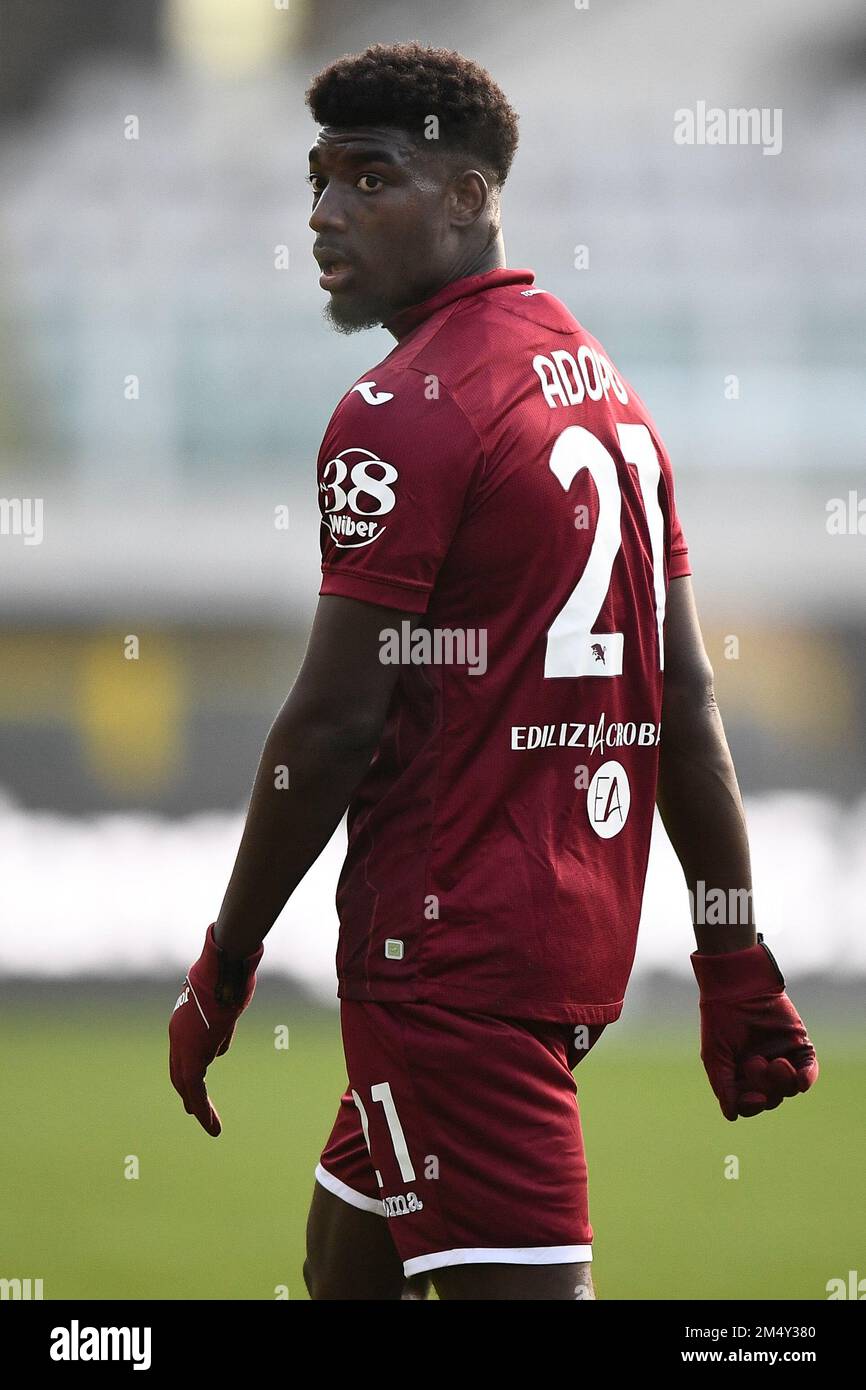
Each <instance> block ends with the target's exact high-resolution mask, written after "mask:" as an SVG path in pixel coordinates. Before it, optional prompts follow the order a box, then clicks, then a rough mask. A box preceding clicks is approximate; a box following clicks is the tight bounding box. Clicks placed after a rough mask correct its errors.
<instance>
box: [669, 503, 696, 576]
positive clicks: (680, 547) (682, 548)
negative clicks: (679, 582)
mask: <svg viewBox="0 0 866 1390" xmlns="http://www.w3.org/2000/svg"><path fill="white" fill-rule="evenodd" d="M691 572H692V566H691V562H690V560H689V547H688V545H687V544H686V538H685V536H684V535H683V528H682V523H681V521H680V518H679V513H678V512H677V509H676V503H674V508H673V512H672V514H671V554H670V564H669V566H668V579H682V577H683V575H686V574H691Z"/></svg>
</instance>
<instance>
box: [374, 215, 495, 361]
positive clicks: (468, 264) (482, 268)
mask: <svg viewBox="0 0 866 1390" xmlns="http://www.w3.org/2000/svg"><path fill="white" fill-rule="evenodd" d="M505 265H506V260H505V240H504V238H503V235H502V232H501V231H500V232H497V234H496V236H495V238H494V239H493V241H491V242H490V244H489V245H488V246H485V247H483V249H482V250H480V251H475V252H474V253H472V254H470V255H466V256H463V257H460V258H459V259H458V260H457V261H456V262H455V263H454V265H453V266H452V267H451V269H450V270H449V272H448V273H447V274H446V275H444V276H443V277H442V279H441V280H438V281H437V282H436V283H435V284H431V286H430V288H429V289H428V290H427V292H426V293H425V294H424V296H423V298H424V299H432V298H433V295H434V294H438V293H439V291H440V290H443V289H444V288H445V286H446V285H450V284H452V283H453V282H454V281H455V280H464V279H466V277H467V276H469V275H486V273H487V271H488V270H501V269H503V267H504V266H505ZM419 302H422V301H419ZM382 326H383V327H387V324H383V325H382ZM388 332H389V333H392V334H393V336H394V337H395V338H396V337H397V334H396V333H393V330H392V329H390V328H389V329H388Z"/></svg>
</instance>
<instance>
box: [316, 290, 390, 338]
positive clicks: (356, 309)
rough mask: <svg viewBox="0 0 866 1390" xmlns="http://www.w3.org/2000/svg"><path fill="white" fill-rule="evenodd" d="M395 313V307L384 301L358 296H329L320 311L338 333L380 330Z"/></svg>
mask: <svg viewBox="0 0 866 1390" xmlns="http://www.w3.org/2000/svg"><path fill="white" fill-rule="evenodd" d="M395 312H396V310H395V307H394V306H393V305H391V304H388V303H386V301H385V300H384V299H381V298H375V299H374V298H372V297H371V296H363V295H358V294H353V295H347V296H340V295H330V296H329V298H328V302H327V304H326V305H325V307H324V309H323V310H322V313H323V315H324V318H325V320H326V322H327V323H329V324H330V326H331V327H332V328H333V329H335V330H336V331H337V332H338V333H360V332H362V330H363V329H365V328H380V327H381V326H382V324H383V323H385V322H387V320H388V319H389V318H390V317H391V315H392V314H393V313H395Z"/></svg>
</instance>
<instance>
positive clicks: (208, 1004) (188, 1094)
mask: <svg viewBox="0 0 866 1390" xmlns="http://www.w3.org/2000/svg"><path fill="white" fill-rule="evenodd" d="M213 929H214V924H213V923H211V925H210V926H209V927H208V929H207V935H206V936H205V939H204V950H203V951H202V953H201V955H200V956H199V958H198V960H197V961H196V963H195V965H191V966H190V968H189V974H188V975H187V977H186V981H185V983H184V988H183V989H182V991H181V993H180V997H179V998H178V1001H177V1003H176V1004H175V1006H174V1012H173V1014H172V1016H171V1020H170V1022H169V1025H168V1038H169V1056H168V1070H169V1075H170V1076H171V1084H172V1086H173V1087H174V1089H175V1090H176V1091H177V1093H178V1095H179V1096H180V1098H181V1100H182V1101H183V1108H184V1110H185V1111H186V1113H187V1114H188V1115H195V1117H196V1119H197V1120H198V1122H199V1124H200V1125H201V1126H202V1128H203V1129H206V1130H207V1132H208V1134H211V1135H213V1137H214V1138H216V1136H217V1135H218V1134H219V1132H220V1130H221V1129H222V1125H221V1124H220V1117H219V1115H218V1114H217V1112H216V1110H215V1109H214V1107H213V1105H211V1102H210V1100H209V1099H208V1093H207V1087H206V1086H205V1084H204V1074H205V1072H206V1071H207V1069H208V1067H209V1066H210V1064H211V1062H212V1061H213V1059H214V1058H215V1057H222V1055H223V1053H225V1052H228V1050H229V1046H230V1044H231V1040H232V1037H233V1035H234V1031H235V1025H236V1024H237V1021H238V1019H239V1018H240V1016H241V1014H242V1013H243V1011H244V1009H245V1008H246V1007H247V1004H249V1002H250V1000H251V999H252V997H253V993H254V991H255V988H256V966H257V965H258V963H259V961H260V960H261V958H262V955H263V954H264V949H265V948H264V946H263V945H262V946H260V947H259V949H258V950H257V951H255V952H254V953H253V955H251V956H246V957H245V959H243V960H229V959H228V957H227V956H226V954H225V952H224V951H223V950H221V948H220V947H219V946H217V944H216V942H215V941H214V935H213Z"/></svg>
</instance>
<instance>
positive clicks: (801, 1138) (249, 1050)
mask: <svg viewBox="0 0 866 1390" xmlns="http://www.w3.org/2000/svg"><path fill="white" fill-rule="evenodd" d="M175 993H176V991H175V990H174V988H173V986H171V985H168V986H166V987H165V989H164V991H163V990H155V989H154V988H153V987H147V988H144V989H142V990H140V991H138V992H137V993H130V992H129V991H126V992H124V990H123V989H122V988H119V989H118V990H117V991H116V992H115V993H114V994H113V996H112V997H111V999H110V1002H109V996H108V993H107V992H105V991H99V994H98V997H88V996H85V995H83V994H80V993H79V994H78V997H76V991H75V990H74V989H71V990H70V991H69V994H68V995H67V996H66V997H65V1000H64V994H63V991H62V990H61V989H59V988H57V989H54V990H53V991H52V995H51V999H50V1001H46V1000H43V1001H41V1002H40V1000H39V996H38V995H34V994H33V993H32V992H28V994H27V997H26V998H25V997H23V996H22V997H21V998H19V999H18V1000H17V1001H16V1000H14V999H10V994H9V993H8V992H7V993H6V1002H5V1003H4V1007H3V1010H2V1015H3V1016H2V1023H0V1045H2V1057H3V1062H2V1091H0V1104H2V1110H0V1113H2V1117H3V1140H2V1144H0V1185H2V1192H3V1202H2V1215H0V1277H3V1278H31V1279H36V1278H41V1279H42V1280H43V1281H44V1296H45V1298H46V1299H60V1298H70V1299H75V1298H90V1299H108V1298H119V1299H137V1298H142V1299H151V1298H155V1299H201V1298H204V1299H237V1298H242V1299H274V1298H275V1297H277V1296H278V1290H279V1289H280V1288H283V1287H284V1288H286V1289H287V1290H288V1297H289V1298H290V1299H304V1298H306V1291H305V1289H304V1286H303V1281H302V1278H301V1264H302V1259H303V1237H304V1225H305V1220H306V1212H307V1206H308V1203H309V1197H310V1192H311V1187H312V1182H313V1177H312V1172H313V1167H314V1164H315V1162H316V1159H317V1158H318V1155H319V1151H320V1148H321V1145H322V1143H323V1141H324V1139H325V1137H326V1135H327V1133H328V1130H329V1128H330V1125H331V1122H332V1120H333V1117H334V1114H335V1112H336V1106H337V1099H338V1096H339V1094H340V1091H341V1088H342V1086H343V1084H344V1077H345V1072H344V1069H343V1062H342V1055H341V1051H340V1041H339V1025H338V1020H337V1016H336V1014H335V1013H328V1012H324V1011H322V1012H320V1011H317V1010H315V1009H313V1008H311V1007H309V1006H307V1005H303V1004H298V1003H297V1002H292V1003H287V1002H285V999H284V998H283V997H281V994H280V991H279V988H277V987H274V986H273V984H269V985H268V987H267V988H265V987H264V986H263V987H261V988H260V990H259V994H258V995H257V997H256V1000H255V1002H254V1004H253V1006H252V1008H251V1010H250V1012H249V1013H247V1014H246V1015H245V1016H244V1018H243V1019H242V1020H241V1023H240V1026H239V1028H238V1032H237V1034H236V1037H235V1041H234V1043H233V1046H232V1050H231V1052H230V1053H229V1054H228V1056H227V1057H226V1058H224V1059H222V1060H221V1061H219V1062H218V1063H217V1064H216V1065H215V1066H214V1068H212V1071H211V1074H210V1078H209V1079H210V1083H211V1091H212V1095H213V1097H214V1100H215V1102H216V1104H217V1107H218V1108H219V1110H220V1113H221V1115H222V1120H223V1126H224V1130H223V1134H222V1136H221V1137H220V1138H219V1139H218V1140H212V1139H209V1138H208V1137H207V1136H206V1135H205V1134H204V1132H203V1131H202V1130H200V1129H199V1128H198V1126H197V1124H196V1123H195V1121H194V1120H193V1119H191V1118H189V1117H187V1116H186V1115H185V1114H184V1113H183V1110H182V1107H181V1104H180V1101H179V1099H178V1098H177V1097H176V1095H175V1093H174V1092H173V1091H172V1089H171V1087H170V1085H169V1080H168V1071H167V1063H166V1044H167V1038H166V1025H167V1020H168V1014H169V1011H170V1008H171V1005H172V1004H173V1002H174V995H175ZM58 1001H59V1002H58ZM810 1023H811V1027H812V1036H813V1040H814V1041H815V1044H816V1047H817V1048H818V1054H819V1058H820V1060H821V1065H822V1072H821V1076H820V1078H819V1081H818V1083H817V1086H816V1087H815V1089H814V1091H813V1092H812V1093H811V1094H810V1095H808V1096H805V1097H798V1098H797V1099H796V1100H794V1101H790V1102H788V1101H786V1102H785V1103H784V1104H783V1106H782V1107H781V1109H779V1110H777V1111H775V1112H773V1113H772V1114H769V1115H763V1116H760V1117H758V1118H757V1119H753V1120H739V1121H737V1123H736V1124H733V1125H731V1124H728V1123H726V1122H725V1121H724V1120H723V1119H722V1117H721V1115H720V1113H719V1110H718V1106H717V1103H716V1101H715V1098H714V1097H713V1095H712V1093H711V1092H710V1089H709V1086H708V1083H707V1081H706V1078H705V1076H704V1073H703V1069H702V1067H701V1064H700V1060H699V1057H698V1042H697V1030H696V1026H695V1027H694V1028H690V1027H687V1026H685V1025H684V1024H677V1025H676V1026H675V1027H673V1028H670V1029H669V1030H668V1031H666V1032H665V1033H663V1034H659V1033H657V1032H655V1031H654V1030H652V1029H651V1027H650V1025H649V1024H647V1025H645V1026H644V1027H643V1028H640V1029H636V1028H634V1027H631V1028H630V1029H625V1028H624V1027H623V1028H622V1029H621V1032H620V1033H619V1034H618V1032H617V1028H616V1027H613V1028H610V1029H609V1030H608V1032H607V1034H606V1035H605V1036H604V1037H603V1038H602V1040H601V1042H600V1043H599V1044H598V1046H597V1047H596V1048H595V1050H594V1051H593V1052H592V1053H591V1054H590V1056H589V1057H588V1058H587V1059H586V1061H585V1062H584V1063H583V1064H582V1065H581V1066H580V1067H579V1068H578V1071H577V1073H576V1076H577V1080H578V1085H579V1097H580V1106H581V1114H582V1117H583V1126H584V1135H585V1139H586V1144H587V1154H588V1160H589V1170H590V1202H591V1213H592V1221H593V1226H594V1228H595V1264H594V1276H595V1280H596V1286H597V1289H598V1294H599V1297H600V1298H606V1299H679V1298H686V1299H730V1298H747V1299H775V1298H783V1299H823V1298H826V1290H825V1286H826V1283H827V1281H828V1280H829V1279H831V1278H834V1277H841V1278H846V1279H847V1275H848V1271H849V1270H850V1269H857V1270H859V1274H860V1277H863V1276H866V1241H864V1219H863V1214H862V1203H861V1202H860V1201H859V1197H858V1194H859V1192H860V1190H861V1187H862V1154H863V1149H862V1117H863V1099H864V1096H863V1092H864V1089H866V1086H864V1077H866V1067H864V1061H866V1043H864V1042H863V1040H862V1038H861V1036H860V1035H858V1034H857V1033H856V1032H855V1030H854V1028H853V1026H844V1025H843V1024H840V1023H839V1022H832V1023H831V1022H828V1023H827V1025H826V1026H825V1027H820V1026H816V1024H815V1022H814V1020H810ZM281 1025H285V1026H287V1027H288V1030H289V1034H288V1036H289V1046H288V1048H287V1049H279V1048H277V1047H275V1045H274V1042H275V1029H278V1028H280V1026H281ZM131 1156H134V1158H135V1160H137V1165H138V1177H136V1178H129V1177H127V1176H125V1173H126V1172H127V1171H130V1170H131V1169H132V1166H133V1165H132V1162H131ZM729 1156H734V1157H735V1158H736V1159H737V1160H738V1162H739V1177H738V1178H737V1179H730V1178H726V1176H725V1171H726V1166H727V1167H730V1166H731V1160H730V1157H729Z"/></svg>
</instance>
